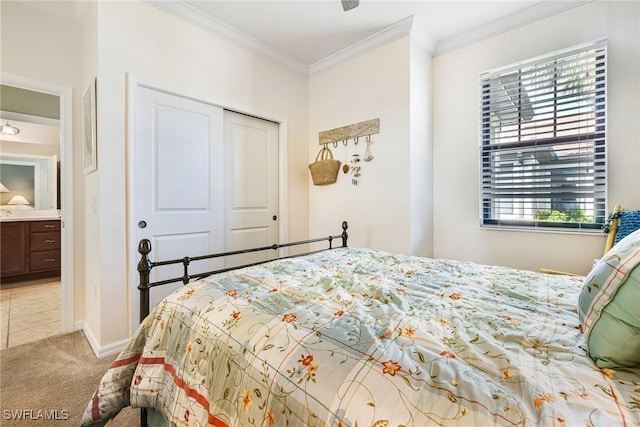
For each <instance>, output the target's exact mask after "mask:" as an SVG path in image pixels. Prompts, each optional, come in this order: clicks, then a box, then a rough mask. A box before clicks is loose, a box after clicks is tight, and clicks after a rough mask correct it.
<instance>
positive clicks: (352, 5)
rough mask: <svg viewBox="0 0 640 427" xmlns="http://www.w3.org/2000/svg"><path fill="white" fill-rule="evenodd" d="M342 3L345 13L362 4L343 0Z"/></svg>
mask: <svg viewBox="0 0 640 427" xmlns="http://www.w3.org/2000/svg"><path fill="white" fill-rule="evenodd" d="M341 1H342V10H344V11H345V12H346V11H347V10H351V9H354V8H356V7H358V5H359V4H360V0H341Z"/></svg>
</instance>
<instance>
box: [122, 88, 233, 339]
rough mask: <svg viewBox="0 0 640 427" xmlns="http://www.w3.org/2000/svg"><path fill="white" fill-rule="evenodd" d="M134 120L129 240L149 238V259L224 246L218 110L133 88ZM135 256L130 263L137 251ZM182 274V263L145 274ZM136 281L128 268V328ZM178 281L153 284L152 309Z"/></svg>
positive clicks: (200, 267)
mask: <svg viewBox="0 0 640 427" xmlns="http://www.w3.org/2000/svg"><path fill="white" fill-rule="evenodd" d="M134 120H135V125H134V134H133V141H132V166H133V171H132V180H133V184H134V185H133V189H134V194H133V199H132V227H133V233H132V234H133V235H134V239H135V241H134V242H132V243H133V244H134V245H137V242H138V241H139V240H140V239H149V240H150V242H151V245H152V251H151V255H150V258H151V260H152V261H159V260H166V259H172V258H181V257H184V256H196V255H202V254H205V253H214V252H220V251H222V250H223V249H224V227H223V224H224V211H223V205H224V190H223V160H224V159H223V151H222V150H223V110H222V109H221V108H219V107H216V106H212V105H209V104H205V103H201V102H197V101H194V100H191V99H186V98H182V97H179V96H176V95H171V94H167V93H164V92H160V91H156V90H152V89H147V88H143V87H138V88H137V91H136V103H135V118H134ZM133 247H136V246H133ZM133 257H134V258H135V260H136V261H135V263H133V264H132V265H134V266H135V265H136V264H137V260H138V254H134V255H133ZM132 261H133V260H132ZM218 266H222V261H220V260H212V261H208V262H207V265H195V264H194V265H193V267H194V268H191V267H190V273H193V272H198V271H206V270H207V269H212V268H215V267H218ZM182 274H183V272H182V267H181V266H180V265H178V266H172V267H157V268H155V269H154V270H152V272H151V277H150V279H151V280H152V281H156V280H164V279H168V278H172V277H176V276H181V275H182ZM137 285H138V276H137V272H136V271H135V268H132V304H131V307H132V311H133V313H132V328H135V327H137V325H138V324H139V319H138V310H137V307H138V301H139V295H138V290H137V289H136V287H137ZM179 286H180V284H175V285H165V286H161V287H158V288H154V289H152V290H151V297H150V300H151V304H152V306H153V305H154V304H156V303H157V302H158V301H160V299H162V298H164V297H165V296H166V295H168V294H169V293H170V292H172V291H173V290H174V289H176V288H177V287H179Z"/></svg>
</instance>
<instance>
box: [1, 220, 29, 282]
mask: <svg viewBox="0 0 640 427" xmlns="http://www.w3.org/2000/svg"><path fill="white" fill-rule="evenodd" d="M26 271H27V240H26V230H25V223H24V222H3V223H2V224H0V274H1V275H2V276H10V275H13V274H21V273H25V272H26Z"/></svg>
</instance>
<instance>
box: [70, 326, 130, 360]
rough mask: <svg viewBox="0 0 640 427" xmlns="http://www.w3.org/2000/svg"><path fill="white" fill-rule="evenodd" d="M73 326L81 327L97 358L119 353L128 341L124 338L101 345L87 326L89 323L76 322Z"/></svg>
mask: <svg viewBox="0 0 640 427" xmlns="http://www.w3.org/2000/svg"><path fill="white" fill-rule="evenodd" d="M74 327H76V328H77V329H82V332H84V336H85V337H87V341H89V346H90V347H91V350H93V353H94V354H95V355H96V357H98V358H100V357H106V356H112V355H114V354H118V353H120V351H122V349H123V348H124V346H125V345H127V343H128V342H129V340H128V339H124V340H120V341H116V342H114V343H111V344H108V345H106V346H101V345H100V343H99V342H98V340H97V339H96V337H95V335H94V334H93V332H92V331H91V328H90V327H89V324H88V323H87V322H84V321H82V322H76V324H75V325H74Z"/></svg>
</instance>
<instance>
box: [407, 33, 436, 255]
mask: <svg viewBox="0 0 640 427" xmlns="http://www.w3.org/2000/svg"><path fill="white" fill-rule="evenodd" d="M410 49H411V60H410V79H409V81H410V94H409V97H410V106H411V113H410V114H411V115H410V117H411V143H410V149H411V152H410V154H409V157H410V159H409V161H410V167H411V177H410V183H409V185H410V186H411V253H412V254H413V255H420V256H427V257H431V256H433V139H432V130H433V123H432V120H431V116H432V111H431V97H432V88H431V54H430V53H429V52H428V51H427V50H425V49H424V48H423V47H422V46H421V45H419V44H418V43H416V42H415V41H413V40H412V41H411V46H410Z"/></svg>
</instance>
